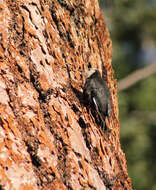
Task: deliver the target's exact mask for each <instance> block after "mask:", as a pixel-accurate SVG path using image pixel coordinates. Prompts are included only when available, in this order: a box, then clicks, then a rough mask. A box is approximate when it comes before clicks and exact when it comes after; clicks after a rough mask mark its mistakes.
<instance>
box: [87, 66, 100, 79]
mask: <svg viewBox="0 0 156 190" xmlns="http://www.w3.org/2000/svg"><path fill="white" fill-rule="evenodd" d="M96 71H97V69H95V68H89V69H88V71H84V76H85V77H86V78H89V77H90V76H91V75H92V74H94V73H95V72H96Z"/></svg>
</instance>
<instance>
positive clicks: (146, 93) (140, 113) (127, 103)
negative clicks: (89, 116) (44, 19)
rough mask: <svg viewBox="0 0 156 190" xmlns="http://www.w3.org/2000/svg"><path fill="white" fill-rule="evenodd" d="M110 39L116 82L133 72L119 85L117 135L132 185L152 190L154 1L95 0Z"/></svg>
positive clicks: (155, 167) (155, 183)
mask: <svg viewBox="0 0 156 190" xmlns="http://www.w3.org/2000/svg"><path fill="white" fill-rule="evenodd" d="M100 6H101V8H102V9H103V14H104V17H105V21H106V23H107V27H108V29H109V32H110V35H111V39H112V43H113V58H112V59H113V68H114V71H115V76H114V77H115V78H116V79H117V81H118V83H120V81H122V80H126V78H127V76H128V75H131V74H132V73H134V72H136V74H135V76H133V77H132V78H133V79H134V78H137V77H136V76H137V75H138V76H141V75H143V79H142V80H139V81H136V82H135V83H134V84H133V85H131V86H129V85H127V87H125V88H124V89H119V92H118V99H119V113H120V126H121V129H120V138H121V146H122V149H123V150H124V152H125V154H126V158H127V165H128V173H129V176H130V177H131V179H132V183H133V189H136V190H156V74H155V68H156V67H151V71H152V72H151V73H150V74H149V76H148V77H145V78H144V75H146V74H147V72H146V70H145V72H144V74H140V72H138V70H142V69H143V68H146V67H149V66H150V65H152V64H153V65H156V0H101V1H100Z"/></svg>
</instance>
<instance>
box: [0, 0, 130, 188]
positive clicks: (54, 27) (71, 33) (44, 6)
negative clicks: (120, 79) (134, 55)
mask: <svg viewBox="0 0 156 190" xmlns="http://www.w3.org/2000/svg"><path fill="white" fill-rule="evenodd" d="M111 52H112V49H111V40H110V38H109V33H108V30H107V28H106V25H105V22H104V18H103V16H102V14H101V11H100V8H99V5H98V1H97V0H86V1H81V0H77V1H76V0H75V1H74V0H57V1H55V0H34V1H32V0H25V1H23V0H18V1H8V0H1V1H0V189H7V190H8V189H11V190H14V189H19V190H23V189H27V190H28V189H35V190H36V189H52V190H61V189H62V190H65V189H70V190H72V189H73V190H80V189H86V190H89V189H97V190H104V189H114V190H115V189H117V190H120V189H132V188H131V181H130V179H129V177H128V174H127V166H126V159H125V155H124V153H123V152H122V150H121V147H120V141H119V129H120V128H119V120H118V101H117V89H116V81H115V80H114V79H113V70H112V66H111ZM66 64H68V66H69V68H70V70H71V82H72V86H73V88H74V89H75V90H76V91H74V90H73V88H71V86H70V83H69V78H68V73H67V69H66ZM89 65H91V66H92V67H95V68H98V69H99V70H100V72H102V73H103V74H104V75H105V77H106V79H107V83H108V86H109V88H110V93H111V107H112V115H111V118H110V120H107V126H108V128H109V129H110V133H109V134H107V133H105V132H104V131H103V130H102V128H101V126H98V124H97V123H96V121H95V119H94V117H93V116H92V115H91V112H90V110H88V109H86V108H85V107H84V106H83V105H82V104H81V101H80V100H79V98H78V93H82V89H83V85H84V78H83V76H82V72H80V70H87V68H88V66H89Z"/></svg>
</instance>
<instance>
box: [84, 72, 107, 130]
mask: <svg viewBox="0 0 156 190" xmlns="http://www.w3.org/2000/svg"><path fill="white" fill-rule="evenodd" d="M83 97H84V101H85V104H86V105H88V106H90V107H91V108H92V109H95V110H96V112H97V113H98V115H99V117H100V119H101V121H102V123H103V128H104V129H106V126H105V117H110V114H111V104H110V92H109V89H108V87H107V83H106V81H105V80H104V79H103V78H102V77H101V75H100V72H99V71H98V70H95V71H94V72H93V73H92V74H91V75H90V76H88V78H87V79H86V82H85V85H84V89H83Z"/></svg>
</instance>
